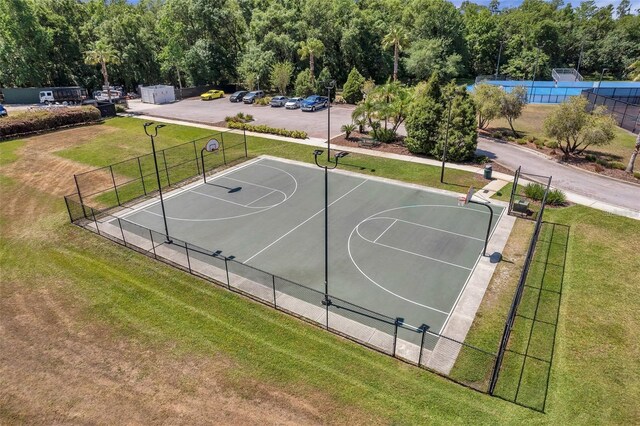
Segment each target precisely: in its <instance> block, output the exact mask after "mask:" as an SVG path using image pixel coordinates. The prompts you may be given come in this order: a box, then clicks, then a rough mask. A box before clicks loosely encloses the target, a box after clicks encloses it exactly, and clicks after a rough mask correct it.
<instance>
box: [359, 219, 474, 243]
mask: <svg viewBox="0 0 640 426" xmlns="http://www.w3.org/2000/svg"><path fill="white" fill-rule="evenodd" d="M376 219H394V221H395V222H402V223H408V224H409V225H415V226H418V227H421V228H428V229H433V230H434V231H440V232H445V233H447V234H452V235H456V236H458V237H463V238H469V239H470V240H477V241H482V242H484V239H483V238H476V237H472V236H470V235H465V234H458V233H457V232H453V231H447V230H446V229H441V228H436V227H433V226H428V225H423V224H421V223H416V222H411V221H408V220H403V219H396V218H395V217H387V216H379V217H373V218H371V220H376ZM385 232H386V231H385ZM381 236H382V235H380V237H381ZM380 237H378V238H376V241H377V240H378V239H379V238H380Z"/></svg>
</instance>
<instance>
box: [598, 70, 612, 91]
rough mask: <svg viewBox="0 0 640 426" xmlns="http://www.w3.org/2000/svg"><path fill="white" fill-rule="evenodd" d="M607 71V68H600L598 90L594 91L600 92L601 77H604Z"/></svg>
mask: <svg viewBox="0 0 640 426" xmlns="http://www.w3.org/2000/svg"><path fill="white" fill-rule="evenodd" d="M607 71H609V68H602V72H601V73H600V81H598V91H597V92H596V93H600V85H601V84H602V78H603V77H604V73H605V72H607Z"/></svg>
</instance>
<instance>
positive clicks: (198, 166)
mask: <svg viewBox="0 0 640 426" xmlns="http://www.w3.org/2000/svg"><path fill="white" fill-rule="evenodd" d="M191 144H192V145H193V155H194V156H195V159H196V169H198V174H200V161H198V150H197V149H196V141H191Z"/></svg>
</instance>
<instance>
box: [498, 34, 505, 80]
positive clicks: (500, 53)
mask: <svg viewBox="0 0 640 426" xmlns="http://www.w3.org/2000/svg"><path fill="white" fill-rule="evenodd" d="M503 44H504V40H500V50H498V62H497V63H496V80H497V79H498V75H500V56H501V55H502V45H503Z"/></svg>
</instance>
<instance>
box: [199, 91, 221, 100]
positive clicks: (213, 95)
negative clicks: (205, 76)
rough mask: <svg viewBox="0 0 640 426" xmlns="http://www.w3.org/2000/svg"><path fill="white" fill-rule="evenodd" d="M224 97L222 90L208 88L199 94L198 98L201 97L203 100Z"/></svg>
mask: <svg viewBox="0 0 640 426" xmlns="http://www.w3.org/2000/svg"><path fill="white" fill-rule="evenodd" d="M223 97H224V92H223V91H222V90H216V89H213V90H209V91H208V92H205V93H203V94H202V95H200V99H202V100H203V101H210V100H212V99H220V98H223Z"/></svg>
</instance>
